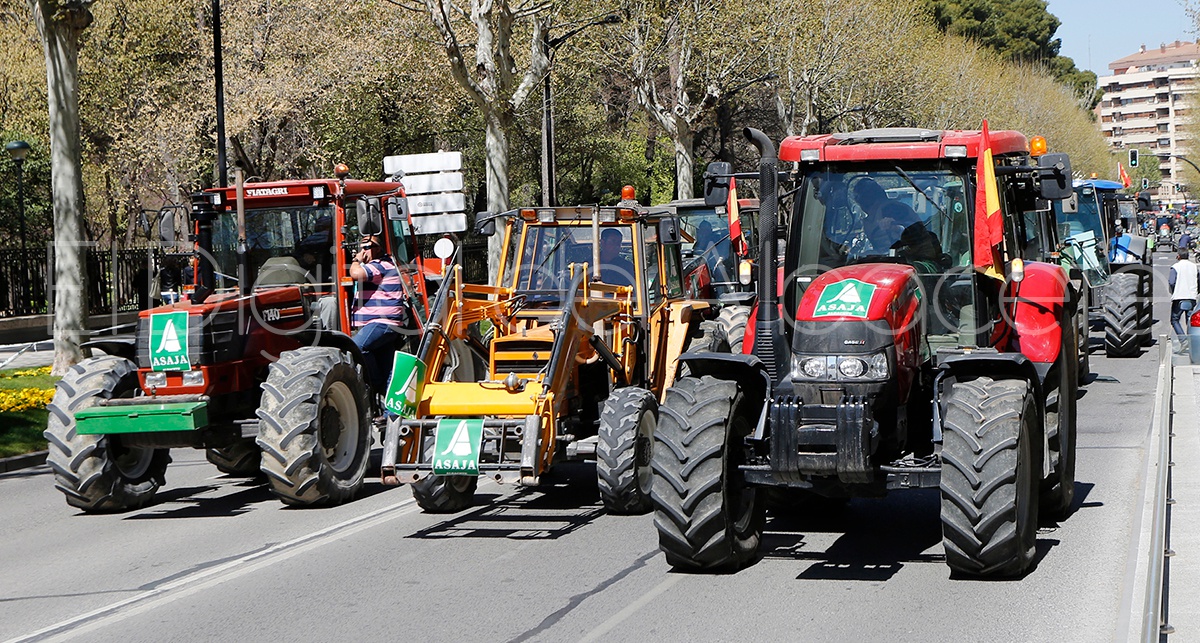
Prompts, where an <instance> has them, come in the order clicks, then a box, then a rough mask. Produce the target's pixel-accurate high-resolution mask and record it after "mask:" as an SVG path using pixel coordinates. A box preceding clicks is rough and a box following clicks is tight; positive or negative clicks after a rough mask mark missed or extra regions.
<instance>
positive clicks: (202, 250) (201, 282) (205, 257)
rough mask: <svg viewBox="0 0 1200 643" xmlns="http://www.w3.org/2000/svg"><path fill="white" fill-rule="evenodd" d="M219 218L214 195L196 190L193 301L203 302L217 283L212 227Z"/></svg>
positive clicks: (193, 206) (193, 213) (193, 217)
mask: <svg viewBox="0 0 1200 643" xmlns="http://www.w3.org/2000/svg"><path fill="white" fill-rule="evenodd" d="M216 218H217V209H216V208H215V207H214V206H213V202H212V195H209V194H206V193H204V192H196V193H195V194H193V195H192V220H193V221H195V222H196V257H197V262H198V265H197V267H196V279H195V284H196V287H195V289H194V290H192V303H193V304H202V303H204V300H205V299H208V296H209V295H211V294H212V292H213V288H214V287H215V285H216V280H215V279H214V277H213V265H212V228H213V221H215V220H216Z"/></svg>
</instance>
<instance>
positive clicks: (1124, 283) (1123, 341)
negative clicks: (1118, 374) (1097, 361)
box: [1104, 272, 1143, 357]
mask: <svg viewBox="0 0 1200 643" xmlns="http://www.w3.org/2000/svg"><path fill="white" fill-rule="evenodd" d="M1138 281H1139V280H1138V276H1137V275H1136V274H1134V273H1130V272H1118V273H1115V274H1113V276H1112V278H1111V279H1110V280H1109V282H1108V286H1106V287H1105V288H1104V353H1105V355H1107V356H1108V357H1137V355H1138V348H1139V347H1140V346H1141V337H1140V335H1139V334H1138V327H1139V326H1140V325H1141V324H1142V323H1143V322H1142V314H1143V313H1142V312H1141V308H1142V306H1141V303H1140V302H1139V301H1138V292H1139V288H1138V285H1139V284H1138Z"/></svg>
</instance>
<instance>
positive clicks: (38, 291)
mask: <svg viewBox="0 0 1200 643" xmlns="http://www.w3.org/2000/svg"><path fill="white" fill-rule="evenodd" d="M86 252H87V257H86V259H85V261H86V262H87V275H88V282H87V293H88V314H90V315H105V314H110V313H121V312H133V311H137V310H141V309H143V308H148V307H149V306H150V301H151V300H150V288H151V282H152V279H153V278H154V274H153V269H152V268H153V266H154V257H155V254H154V253H156V252H158V250H157V249H155V248H152V247H136V246H134V247H125V248H100V247H90V248H87V249H86ZM54 281H55V279H54V251H53V249H52V248H49V249H42V248H39V249H36V250H35V249H27V250H25V251H24V252H23V253H22V251H21V250H19V249H7V250H0V318H6V317H20V316H25V315H45V314H49V313H50V312H51V311H52V310H53V292H54Z"/></svg>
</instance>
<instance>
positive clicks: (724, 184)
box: [704, 161, 733, 207]
mask: <svg viewBox="0 0 1200 643" xmlns="http://www.w3.org/2000/svg"><path fill="white" fill-rule="evenodd" d="M730 174H733V165H731V164H729V163H726V162H725V161H714V162H712V163H709V164H708V167H707V168H706V169H705V170H704V205H707V206H710V207H717V206H721V205H725V203H726V202H727V201H729V175H730Z"/></svg>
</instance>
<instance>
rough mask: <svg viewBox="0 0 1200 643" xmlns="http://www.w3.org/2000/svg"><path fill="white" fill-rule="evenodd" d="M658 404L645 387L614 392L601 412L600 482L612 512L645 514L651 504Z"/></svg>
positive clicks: (601, 495) (597, 475) (598, 476)
mask: <svg viewBox="0 0 1200 643" xmlns="http://www.w3.org/2000/svg"><path fill="white" fill-rule="evenodd" d="M656 424H658V401H657V400H655V399H654V394H653V393H651V392H650V391H647V390H646V389H644V388H638V387H636V386H627V387H625V388H620V389H617V390H615V391H613V392H612V395H609V396H608V399H607V400H605V402H604V410H603V411H601V413H600V430H599V440H598V441H597V443H596V482H597V486H598V487H599V489H600V500H601V502H603V503H604V508H605V509H606V510H608V512H609V513H614V514H643V513H646V512H647V511H650V509H651V508H652V507H653V506H652V505H651V504H650V481H651V479H652V475H653V474H652V472H651V471H650V455H651V452H652V445H653V441H654V427H655V425H656Z"/></svg>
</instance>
